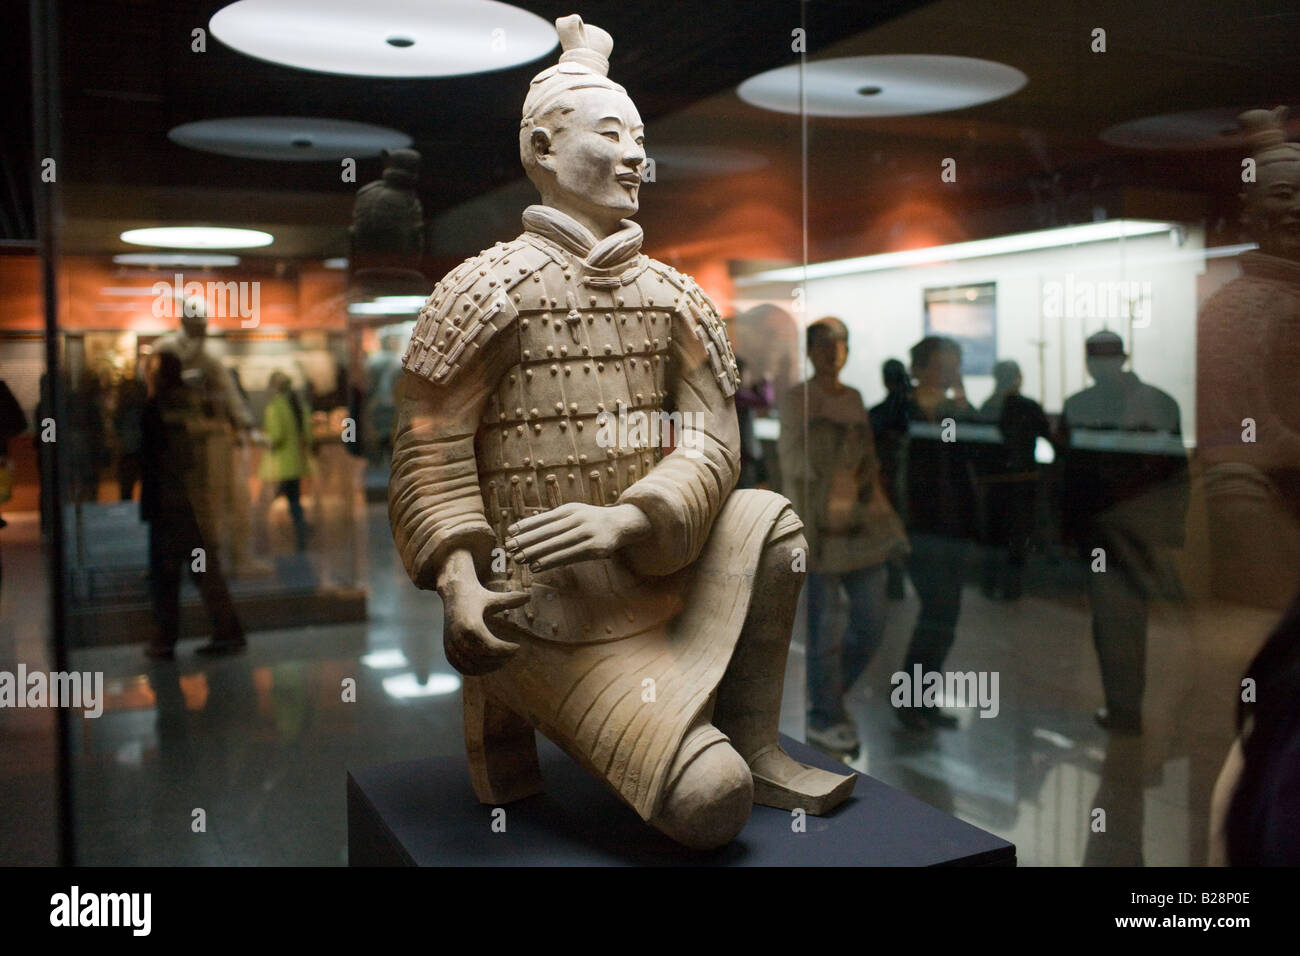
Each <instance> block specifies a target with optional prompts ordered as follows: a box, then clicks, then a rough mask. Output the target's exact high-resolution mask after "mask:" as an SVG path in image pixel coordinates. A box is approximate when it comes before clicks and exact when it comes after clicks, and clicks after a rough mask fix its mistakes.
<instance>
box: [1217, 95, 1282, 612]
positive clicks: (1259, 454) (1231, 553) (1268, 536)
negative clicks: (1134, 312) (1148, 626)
mask: <svg viewBox="0 0 1300 956" xmlns="http://www.w3.org/2000/svg"><path fill="white" fill-rule="evenodd" d="M1285 112H1286V111H1285V109H1283V108H1281V107H1279V108H1278V109H1276V110H1272V111H1266V110H1251V111H1249V112H1246V113H1243V114H1241V117H1240V119H1239V122H1240V123H1241V125H1242V127H1243V128H1244V129H1246V130H1247V131H1248V134H1249V141H1250V144H1251V146H1252V149H1253V154H1254V160H1255V164H1256V174H1255V182H1254V183H1252V184H1249V185H1247V186H1246V190H1245V192H1244V193H1243V194H1242V200H1243V202H1244V204H1245V215H1244V220H1245V224H1246V228H1247V232H1248V233H1249V234H1250V236H1251V238H1253V239H1254V240H1255V241H1256V242H1257V243H1259V249H1258V250H1257V251H1252V252H1246V253H1243V254H1242V255H1241V257H1240V258H1239V260H1238V261H1239V263H1240V265H1241V270H1242V275H1241V276H1240V277H1239V278H1237V279H1234V280H1232V281H1231V282H1229V283H1228V284H1227V285H1225V286H1224V287H1223V288H1222V289H1220V290H1219V291H1218V292H1217V293H1215V295H1214V296H1212V297H1211V298H1210V300H1209V301H1208V302H1207V303H1206V304H1205V307H1204V308H1203V309H1202V311H1201V314H1200V316H1199V318H1198V322H1197V333H1196V356H1197V368H1196V420H1197V437H1198V445H1197V455H1198V457H1199V458H1200V459H1201V461H1202V463H1203V464H1204V466H1205V473H1204V474H1205V496H1206V505H1207V509H1208V513H1209V520H1210V546H1211V555H1212V560H1213V581H1214V591H1215V595H1216V596H1217V597H1219V598H1222V599H1224V600H1228V601H1234V602H1240V603H1245V604H1255V605H1259V606H1264V607H1275V608H1283V607H1286V606H1287V604H1288V602H1290V600H1291V598H1292V596H1293V594H1294V591H1295V583H1296V580H1297V579H1300V392H1298V391H1297V390H1296V373H1297V370H1300V144H1297V143H1289V142H1287V141H1286V130H1285V128H1284V126H1283V120H1284V118H1285Z"/></svg>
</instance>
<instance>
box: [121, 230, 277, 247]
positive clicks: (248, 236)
mask: <svg viewBox="0 0 1300 956" xmlns="http://www.w3.org/2000/svg"><path fill="white" fill-rule="evenodd" d="M119 238H121V240H122V241H123V242H129V243H130V244H131V245H133V246H161V247H162V248H164V249H253V248H256V247H257V246H269V245H270V244H271V243H272V242H274V241H275V237H274V236H272V235H271V234H270V233H269V232H261V231H259V230H257V229H232V228H230V227H227V226H154V227H151V228H148V229H128V230H127V231H126V232H124V233H122V235H121V236H120V237H119Z"/></svg>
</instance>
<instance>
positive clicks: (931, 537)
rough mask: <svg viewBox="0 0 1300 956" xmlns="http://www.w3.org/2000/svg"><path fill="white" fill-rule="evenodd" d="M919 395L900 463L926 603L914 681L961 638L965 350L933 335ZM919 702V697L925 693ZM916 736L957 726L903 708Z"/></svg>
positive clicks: (972, 449)
mask: <svg viewBox="0 0 1300 956" xmlns="http://www.w3.org/2000/svg"><path fill="white" fill-rule="evenodd" d="M911 357H912V375H913V377H914V378H915V379H916V388H915V390H914V391H913V392H912V393H911V395H910V396H909V398H908V401H907V419H908V433H907V441H906V442H905V443H904V445H903V448H902V455H901V459H900V478H899V488H900V496H899V497H900V504H902V506H903V520H904V522H905V524H906V525H907V534H908V537H909V538H910V540H911V543H912V554H911V557H910V559H909V560H908V571H909V573H910V574H911V577H912V585H913V587H915V588H916V593H917V596H918V597H919V598H920V600H921V609H920V612H919V613H918V614H917V618H916V629H915V631H914V632H913V634H912V642H911V644H909V645H908V648H907V656H906V658H905V659H904V661H903V672H904V673H906V674H907V675H908V676H909V677H911V676H912V675H913V674H914V673H915V669H916V668H918V667H919V668H920V669H921V672H922V673H923V674H929V673H933V672H941V671H942V670H943V662H944V660H945V658H947V656H948V651H949V649H950V648H951V647H952V645H953V642H954V641H955V640H956V637H957V618H958V616H959V615H960V613H961V589H962V582H963V579H964V576H965V568H966V559H967V554H968V550H969V542H970V540H971V538H973V537H974V534H975V527H976V525H975V484H974V471H973V466H974V462H975V460H976V458H977V456H978V454H979V448H978V445H977V444H976V443H975V442H973V441H972V440H971V432H970V425H971V424H972V423H974V422H975V421H976V417H977V416H976V412H975V409H974V408H973V407H972V406H971V404H970V402H968V401H967V400H966V392H965V389H964V388H963V386H962V380H961V346H960V345H958V344H957V343H956V342H955V341H953V340H952V339H949V338H944V337H941V336H935V335H931V336H927V337H926V338H924V339H922V340H921V341H920V342H918V343H917V344H916V345H914V346H913V347H912V353H911ZM918 696H919V691H918ZM897 714H898V719H899V720H900V721H901V722H902V723H903V725H904V726H905V727H907V728H908V729H909V730H928V729H931V728H933V727H942V728H952V727H956V726H957V719H956V718H955V717H953V716H951V715H949V714H945V713H944V712H943V711H942V710H940V709H939V708H938V707H900V708H898V710H897Z"/></svg>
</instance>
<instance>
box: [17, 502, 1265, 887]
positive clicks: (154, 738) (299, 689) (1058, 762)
mask: <svg viewBox="0 0 1300 956" xmlns="http://www.w3.org/2000/svg"><path fill="white" fill-rule="evenodd" d="M11 520H12V519H11ZM369 520H370V535H371V548H370V562H371V568H370V587H371V598H370V620H369V622H368V623H366V624H364V625H344V626H336V627H310V628H301V629H296V630H286V631H274V632H260V633H256V634H254V635H252V636H251V647H250V650H249V652H248V653H247V654H246V655H243V656H239V657H235V658H227V659H218V660H206V659H203V658H200V657H197V656H196V655H195V654H194V648H195V647H196V646H197V645H198V642H197V641H185V642H182V644H181V645H180V650H179V653H178V655H177V660H176V661H175V662H174V663H166V664H146V663H145V662H144V659H143V656H142V654H141V653H140V648H139V647H138V646H129V647H128V646H123V647H112V648H101V649H94V650H87V651H78V652H74V654H73V657H72V662H71V663H72V666H73V667H75V668H76V669H80V670H102V671H104V673H105V687H106V696H107V701H106V705H105V712H104V715H103V716H102V717H101V718H99V719H97V720H81V719H78V720H77V721H76V722H75V725H76V728H77V730H76V734H75V737H74V740H73V752H74V754H75V762H76V764H75V781H76V816H77V824H78V825H77V852H78V862H80V863H84V864H95V865H107V864H178V865H179V864H221V865H237V864H311V865H338V864H343V863H346V858H347V854H346V844H347V826H346V814H345V801H344V777H345V770H346V769H347V768H348V767H354V766H365V765H371V764H378V763H385V762H388V761H394V760H402V759H411V758H416V757H421V756H426V755H431V754H453V753H457V752H459V751H460V749H461V747H462V743H461V728H460V706H459V703H460V698H459V695H458V693H456V688H457V687H458V683H459V682H458V680H457V679H456V678H455V675H454V672H452V671H451V669H450V668H449V667H448V665H447V663H446V661H445V660H444V659H443V656H442V651H441V641H440V639H439V634H440V629H441V614H440V606H439V602H438V599H437V597H436V596H434V595H430V594H424V593H420V592H417V591H416V590H415V589H414V588H412V587H411V586H410V584H409V582H408V581H407V580H406V577H405V575H404V573H403V572H402V570H401V569H400V567H399V566H398V565H397V562H396V554H395V553H394V551H393V548H392V545H391V540H390V539H389V535H388V530H387V523H386V520H385V514H384V511H383V509H382V507H379V506H371V508H370V512H369ZM5 534H6V538H5V541H4V547H5V552H4V558H5V576H4V602H3V614H2V615H0V617H2V621H0V641H3V643H2V644H0V658H3V659H2V660H0V667H4V668H11V667H12V665H13V663H14V662H16V661H19V660H21V661H24V662H26V663H27V665H28V667H29V668H31V667H35V666H42V665H45V666H48V665H46V664H45V661H44V653H45V649H44V646H43V633H44V616H45V615H44V604H43V603H38V601H37V598H38V597H40V600H41V601H42V602H43V600H44V599H43V596H42V589H41V584H40V582H41V571H42V569H41V565H40V562H39V552H38V549H37V548H36V546H35V528H34V524H33V525H32V526H31V527H28V526H27V525H25V524H24V523H23V522H22V520H21V519H20V520H19V521H18V522H17V523H16V524H11V527H10V528H9V529H6V532H5ZM1040 572H1041V573H1040V576H1039V580H1038V582H1037V584H1036V585H1035V586H1033V587H1031V588H1030V591H1031V593H1030V594H1028V595H1027V596H1026V597H1024V598H1022V599H1021V600H1020V601H1018V602H1014V603H1006V602H993V601H988V600H985V599H984V598H982V597H981V596H980V594H979V591H978V588H976V587H967V589H966V592H965V597H964V605H963V613H962V618H961V623H960V626H959V629H958V638H957V643H956V645H955V646H954V648H953V650H952V653H951V655H950V657H949V660H948V663H947V664H946V666H947V668H948V669H950V670H963V671H964V670H975V671H980V670H985V671H997V672H998V675H999V691H1000V700H999V713H998V714H997V716H996V717H993V718H989V719H985V718H981V717H980V716H979V715H978V712H977V711H976V710H974V709H967V710H964V711H953V712H954V713H956V714H958V715H959V716H960V726H959V728H958V729H956V730H939V731H935V732H932V733H922V734H918V733H916V732H914V731H907V730H904V729H903V728H902V726H901V725H900V724H899V722H898V721H897V720H896V719H895V716H894V714H893V713H892V708H891V705H890V701H889V694H890V675H891V674H892V673H893V672H894V671H895V670H896V669H897V668H898V667H899V666H900V662H901V660H902V656H903V653H904V650H905V647H906V644H907V640H908V637H909V634H910V628H911V624H912V621H913V620H914V617H915V613H916V606H915V598H914V595H912V593H911V591H910V589H909V592H908V597H907V598H906V599H905V600H903V601H898V602H892V603H891V605H890V617H889V623H888V628H887V633H886V638H885V643H884V645H883V647H882V648H881V651H880V652H879V654H878V655H877V656H876V658H875V660H874V661H873V663H872V665H871V667H870V668H869V669H868V671H867V672H866V673H865V674H864V675H863V678H862V679H861V680H860V681H859V682H858V685H857V687H856V688H855V690H854V691H853V692H852V694H851V695H850V700H849V703H850V706H851V710H852V711H853V716H854V717H855V719H856V720H857V722H858V725H859V729H860V732H861V736H862V740H863V749H862V753H861V754H860V756H859V757H858V758H857V759H855V760H854V761H853V766H855V767H857V768H858V769H860V770H864V771H866V772H869V773H871V774H873V775H874V776H876V777H878V778H880V779H882V780H884V781H886V782H888V783H891V784H893V785H895V786H898V787H901V788H903V789H906V790H908V791H909V792H911V793H913V794H915V795H916V796H918V797H920V798H921V799H923V800H925V801H927V802H929V803H931V804H933V805H934V806H937V807H939V808H941V809H944V810H947V811H949V812H951V813H953V814H955V815H956V816H958V817H961V818H962V819H964V820H967V821H969V822H971V823H973V824H976V825H978V826H980V827H983V828H985V829H987V830H989V831H991V832H993V833H995V834H997V835H999V836H1002V837H1004V838H1006V839H1008V840H1011V841H1012V842H1014V843H1015V844H1016V847H1017V852H1018V856H1019V860H1020V863H1021V864H1022V865H1065V866H1074V865H1080V864H1086V865H1141V864H1146V865H1178V864H1188V863H1192V864H1199V863H1201V862H1203V861H1204V858H1205V830H1206V814H1207V808H1208V805H1209V794H1210V789H1211V787H1212V785H1213V781H1214V778H1215V776H1216V774H1217V773H1218V769H1219V766H1220V764H1221V762H1222V759H1223V756H1224V754H1225V753H1226V751H1227V748H1228V745H1229V743H1230V740H1231V714H1232V707H1233V701H1234V694H1235V692H1236V687H1237V680H1238V676H1239V675H1240V673H1241V672H1242V670H1243V669H1244V667H1245V664H1246V663H1247V661H1248V659H1249V657H1250V655H1251V654H1252V653H1253V652H1254V649H1255V648H1256V647H1257V646H1258V643H1259V642H1260V641H1261V640H1262V638H1263V636H1264V634H1265V633H1266V631H1267V629H1268V627H1269V626H1270V625H1271V623H1272V620H1273V616H1272V615H1270V614H1268V613H1264V612H1252V611H1247V610H1243V609H1240V608H1232V607H1228V606H1212V605H1199V604H1198V605H1196V606H1195V609H1194V611H1191V612H1189V611H1187V610H1179V609H1177V608H1174V607H1162V608H1159V609H1158V612H1157V613H1156V614H1155V615H1154V616H1153V622H1152V627H1151V639H1150V651H1149V655H1150V656H1149V668H1148V671H1149V677H1148V689H1147V695H1146V712H1145V722H1146V729H1145V733H1144V734H1143V735H1142V736H1141V737H1120V736H1117V737H1114V738H1112V737H1110V736H1109V735H1108V734H1107V733H1106V732H1105V731H1103V730H1101V729H1100V728H1099V727H1098V726H1097V725H1096V724H1095V723H1094V722H1093V719H1092V712H1093V709H1094V708H1095V707H1096V706H1098V705H1099V703H1100V701H1101V686H1100V680H1099V677H1098V674H1097V664H1096V655H1095V653H1094V651H1093V648H1092V643H1091V639H1090V636H1089V619H1088V615H1087V609H1086V606H1085V605H1084V603H1083V600H1082V598H1081V597H1079V596H1078V595H1079V594H1080V592H1079V591H1078V589H1076V588H1074V587H1073V586H1071V581H1072V579H1071V577H1070V573H1071V572H1070V569H1068V568H1063V567H1062V568H1054V569H1053V568H1047V569H1046V570H1045V571H1043V570H1042V569H1040ZM801 641H802V638H801V636H800V635H796V649H795V652H794V653H792V654H791V656H790V660H789V664H788V667H787V675H786V688H787V689H786V697H785V702H784V707H783V716H782V729H783V730H784V731H785V732H786V733H789V734H791V735H793V736H796V737H802V736H803V686H804V685H803V677H804V674H803V655H802V646H801ZM350 681H355V699H349V698H351V697H352V696H353V694H352V693H351V691H350V688H351V687H352V685H351V684H350V683H349V682H350ZM52 732H53V720H52V717H51V715H50V713H49V712H48V711H30V710H26V711H24V710H6V711H0V733H2V734H3V739H4V740H5V746H4V748H3V754H4V756H3V758H2V759H0V782H2V783H3V785H4V794H5V796H4V803H3V805H4V808H5V810H6V813H5V814H4V815H3V816H4V817H5V818H7V820H6V822H4V823H0V862H3V863H22V862H51V861H52V860H53V849H52V835H53V832H54V831H53V818H52V814H51V813H50V812H49V808H50V807H51V806H52V803H53V801H52V796H53V785H52V781H53V749H52ZM24 807H26V808H29V811H28V812H27V813H25V814H24V813H16V812H14V811H19V810H22V808H24ZM1097 810H1103V811H1105V815H1104V820H1105V830H1104V832H1099V831H1095V830H1094V826H1095V821H1096V820H1098V819H1099V817H1098V815H1097V814H1096V812H1095V811H1097ZM200 811H201V812H200Z"/></svg>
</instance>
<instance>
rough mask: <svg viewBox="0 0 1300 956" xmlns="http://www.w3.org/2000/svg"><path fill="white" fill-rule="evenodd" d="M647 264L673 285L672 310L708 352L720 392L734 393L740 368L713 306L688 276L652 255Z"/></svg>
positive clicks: (738, 379)
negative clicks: (679, 316)
mask: <svg viewBox="0 0 1300 956" xmlns="http://www.w3.org/2000/svg"><path fill="white" fill-rule="evenodd" d="M651 268H653V269H654V270H655V271H656V272H657V273H659V275H660V276H662V277H663V279H664V280H665V281H666V282H667V283H668V284H669V285H671V286H672V287H673V290H674V292H675V294H676V295H677V301H676V305H675V308H676V311H677V312H678V313H680V314H681V316H682V318H683V319H685V320H686V323H687V325H688V326H689V328H690V330H691V332H693V333H694V335H695V337H696V338H697V339H699V340H700V344H701V345H702V346H703V347H704V351H705V352H707V353H708V356H709V364H710V366H711V367H712V369H713V375H714V377H715V378H716V379H717V380H718V386H719V387H720V388H721V389H722V394H724V395H726V396H727V397H729V398H730V397H731V396H733V395H735V394H736V389H738V388H739V387H740V370H739V368H738V367H737V366H736V356H735V353H734V352H732V350H731V342H730V341H728V339H727V327H726V325H724V324H723V321H722V318H721V316H719V315H718V309H717V306H715V305H714V304H713V300H712V299H710V298H709V297H708V295H706V294H705V292H704V290H703V289H701V288H700V287H699V284H698V283H696V281H695V280H694V279H692V278H691V277H690V276H688V275H683V274H682V273H680V272H678V271H677V270H676V269H674V268H672V267H671V266H668V265H665V264H664V263H662V262H657V261H655V260H653V259H652V260H651Z"/></svg>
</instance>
